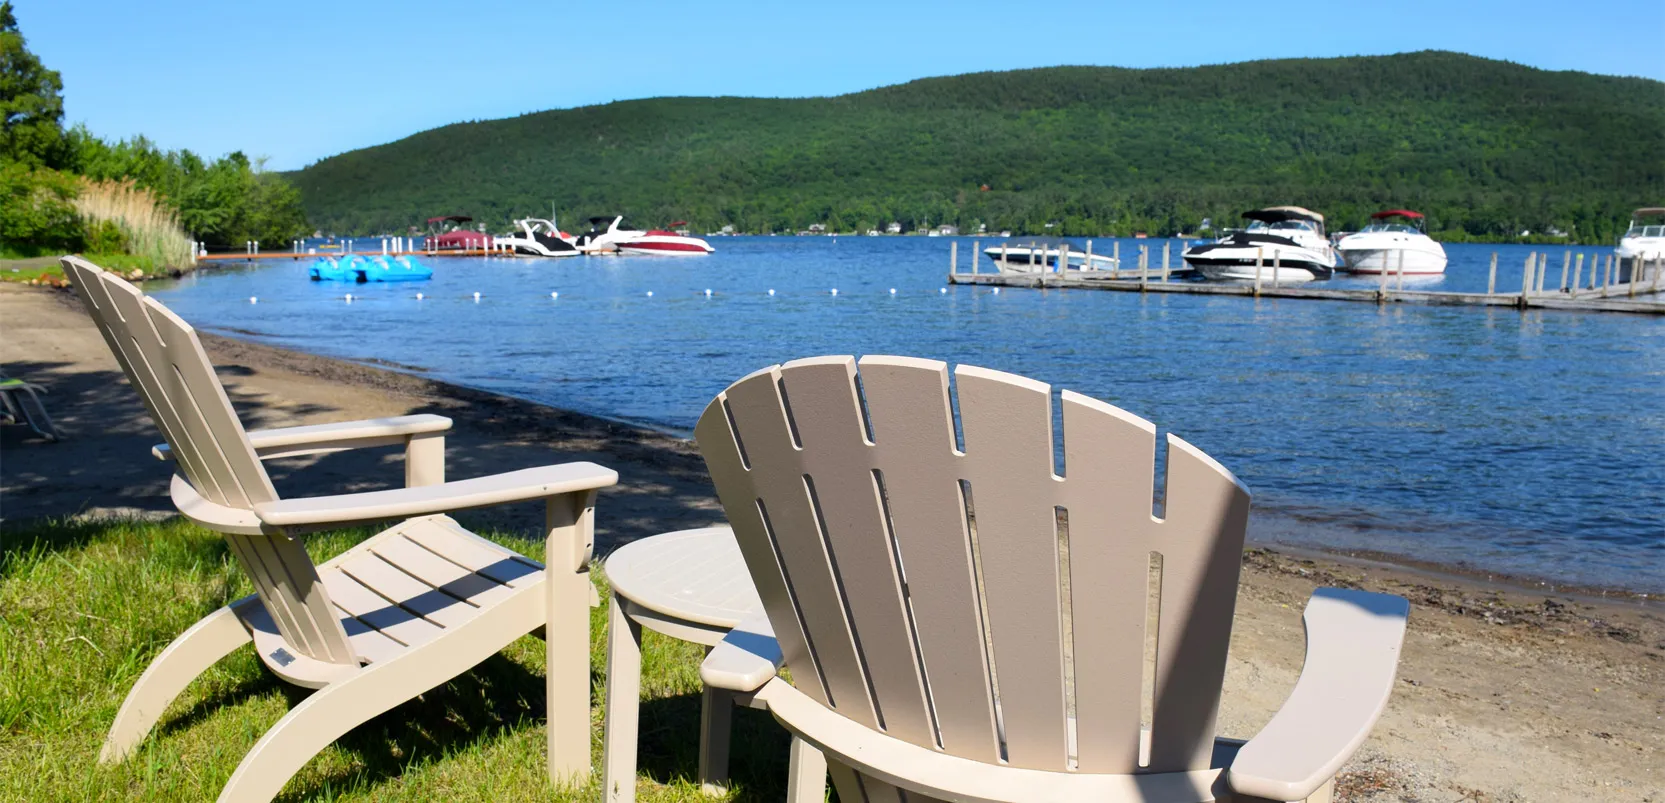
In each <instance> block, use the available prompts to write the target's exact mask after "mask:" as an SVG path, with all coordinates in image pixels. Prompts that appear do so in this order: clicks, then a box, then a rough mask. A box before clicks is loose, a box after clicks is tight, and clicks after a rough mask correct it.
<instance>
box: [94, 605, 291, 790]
mask: <svg viewBox="0 0 1665 803" xmlns="http://www.w3.org/2000/svg"><path fill="white" fill-rule="evenodd" d="M249 599H252V598H249ZM242 604H248V602H247V599H245V600H239V601H238V602H235V603H232V604H231V605H227V606H226V607H224V608H221V609H219V610H217V611H215V612H213V613H211V614H209V615H208V616H207V617H206V618H204V619H203V620H202V621H200V622H197V623H196V624H194V625H192V626H191V628H190V629H189V630H186V631H185V632H184V633H181V634H179V636H178V637H177V638H175V639H174V640H173V642H172V643H170V644H169V645H168V646H167V648H166V649H164V650H162V652H161V654H159V655H157V656H156V660H154V661H151V662H150V666H149V667H148V668H146V669H145V671H144V674H142V675H140V676H139V682H137V683H135V684H133V688H132V690H130V691H129V692H127V699H126V700H125V701H123V702H122V704H121V711H119V712H118V713H117V714H116V721H115V723H114V724H112V725H111V726H110V735H109V736H107V737H105V739H104V749H103V750H101V751H100V752H99V754H98V760H99V761H100V762H102V763H110V762H115V761H120V760H122V759H123V758H126V757H127V755H128V753H130V752H132V750H133V748H134V747H136V746H137V745H138V744H139V742H142V741H144V738H145V735H146V734H148V733H150V729H151V728H152V727H153V726H155V724H156V720H158V719H160V718H161V716H162V712H163V711H166V710H167V708H168V704H169V703H172V702H173V699H174V698H175V697H178V696H179V693H180V692H182V691H184V690H185V687H186V686H189V685H190V684H191V681H192V680H195V679H196V677H197V676H198V675H201V674H202V673H203V672H205V671H207V670H208V667H211V666H213V665H214V664H215V663H216V662H218V661H219V660H220V659H221V658H224V657H225V656H226V655H228V654H229V653H230V652H231V651H232V650H235V649H237V648H238V647H241V646H243V645H244V644H247V643H249V642H250V641H251V640H252V639H251V638H250V636H249V631H248V629H247V628H245V627H243V623H242V621H241V620H240V619H238V618H237V611H236V610H233V609H234V608H235V607H237V606H238V605H242ZM256 604H258V603H256Z"/></svg>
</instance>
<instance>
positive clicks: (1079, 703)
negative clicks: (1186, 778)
mask: <svg viewBox="0 0 1665 803" xmlns="http://www.w3.org/2000/svg"><path fill="white" fill-rule="evenodd" d="M954 377H955V380H956V386H957V392H958V402H959V404H958V412H959V425H960V429H961V432H962V433H963V437H964V447H963V451H960V450H958V449H956V446H955V436H954V419H953V412H952V410H951V407H950V403H949V393H948V373H947V366H946V365H944V364H942V363H938V362H930V361H925V360H913V359H908V358H897V357H868V358H865V359H863V360H862V361H861V363H860V370H859V375H858V371H857V364H856V363H855V362H854V361H853V360H851V359H850V358H848V357H840V358H818V359H813V360H802V361H797V362H792V363H787V364H786V365H784V366H777V367H774V368H771V369H768V370H765V371H760V372H758V373H756V374H753V375H751V376H749V377H747V378H745V379H743V380H741V381H740V382H737V383H735V384H734V385H732V386H730V387H729V388H728V390H727V391H725V392H724V393H723V394H722V395H720V396H718V398H717V400H716V401H714V402H713V403H712V404H711V406H709V407H708V408H707V410H706V412H705V415H704V416H702V418H701V421H700V424H699V427H698V428H697V429H696V431H695V435H696V439H697V440H698V442H699V445H700V449H701V452H702V453H703V454H704V455H705V456H706V459H707V463H708V465H709V466H710V468H711V474H712V479H713V481H714V483H715V484H716V487H717V491H718V495H719V496H720V497H721V498H722V500H723V505H724V507H725V509H726V510H727V511H728V513H729V517H730V522H731V524H732V525H733V527H734V530H735V535H736V538H737V539H738V540H739V542H740V544H741V549H742V552H743V553H744V554H745V555H746V560H747V566H748V568H749V569H750V570H751V572H752V574H753V576H754V579H755V580H756V581H757V582H758V585H759V591H760V595H761V596H762V597H763V599H764V604H765V606H766V607H767V608H768V610H769V614H770V619H771V623H772V624H773V625H774V627H775V632H776V635H777V636H778V637H780V638H781V639H782V647H783V651H784V652H785V654H786V659H787V663H788V665H789V666H790V667H791V669H792V672H793V678H794V681H795V682H797V683H798V684H799V685H800V686H807V687H811V688H812V690H813V689H826V690H827V691H828V692H829V693H830V696H829V697H828V698H827V699H826V700H825V701H826V702H827V703H828V705H829V706H830V707H832V708H834V709H835V710H838V711H839V712H840V713H843V714H844V715H845V716H849V717H850V718H852V719H855V720H857V721H859V722H863V723H864V724H867V725H869V726H870V727H878V726H879V724H880V723H881V722H882V723H883V726H884V728H885V730H887V731H888V732H890V733H891V735H894V736H897V737H898V738H905V739H908V740H909V741H912V742H914V743H916V744H921V745H926V746H933V747H940V749H942V750H944V751H946V752H949V753H952V754H954V755H958V756H962V757H965V758H972V759H976V760H980V761H986V762H996V761H1001V760H1004V761H1005V762H1007V763H1009V764H1011V765H1014V766H1021V767H1026V768H1032V769H1045V770H1053V771H1067V770H1074V769H1079V770H1083V771H1091V772H1109V773H1132V772H1135V771H1141V770H1144V771H1155V772H1167V771H1178V770H1189V769H1205V768H1207V765H1208V762H1209V759H1210V755H1211V753H1212V747H1213V739H1214V719H1215V715H1216V711H1217V709H1218V704H1219V695H1220V684H1221V682H1222V680H1223V677H1224V670H1225V656H1226V648H1227V647H1228V645H1229V641H1230V632H1231V616H1232V610H1233V606H1234V602H1235V597H1236V588H1237V579H1238V578H1237V569H1238V564H1239V562H1240V560H1241V550H1242V543H1243V534H1244V531H1245V529H1246V527H1247V516H1248V506H1249V497H1248V492H1247V491H1246V490H1245V489H1244V488H1243V487H1242V485H1241V484H1239V483H1238V482H1237V481H1236V479H1235V478H1233V477H1232V476H1231V474H1230V473H1229V472H1227V471H1226V470H1225V469H1223V468H1221V467H1220V466H1219V465H1218V464H1217V463H1215V462H1214V461H1213V460H1211V459H1209V458H1208V457H1207V456H1206V455H1204V454H1202V453H1201V452H1200V451H1197V450H1196V449H1195V448H1194V447H1192V446H1190V445H1189V444H1187V443H1185V442H1184V441H1182V440H1180V439H1178V438H1174V437H1172V436H1170V437H1169V439H1168V446H1169V459H1168V477H1167V491H1166V503H1165V513H1164V518H1163V519H1157V518H1155V517H1154V516H1153V515H1152V491H1153V486H1154V477H1153V471H1154V464H1155V459H1156V457H1155V427H1154V426H1152V425H1151V424H1150V423H1149V422H1148V421H1145V420H1143V419H1140V418H1138V417H1136V416H1133V415H1130V414H1128V413H1126V412H1123V411H1121V410H1118V409H1117V408H1115V407H1113V406H1110V405H1108V404H1104V403H1102V402H1098V401H1095V400H1092V399H1089V398H1087V397H1084V396H1080V395H1079V394H1074V393H1069V392H1065V394H1064V398H1063V405H1062V408H1063V409H1062V415H1063V421H1064V433H1063V435H1064V438H1063V441H1064V443H1063V451H1064V455H1065V468H1064V473H1063V475H1059V474H1058V473H1057V472H1056V470H1055V468H1054V463H1053V456H1054V437H1053V431H1052V429H1053V428H1052V421H1053V419H1052V403H1051V390H1050V388H1048V387H1047V386H1046V385H1044V384H1041V383H1038V382H1034V381H1032V380H1028V379H1024V378H1022V377H1017V376H1012V375H1010V374H1002V373H999V372H994V371H988V370H985V369H979V368H973V367H969V366H960V367H959V368H958V369H956V371H955V374H954ZM760 509H761V510H763V511H767V516H766V517H765V516H764V515H761V514H759V513H758V512H757V511H759V510H760ZM765 519H766V521H765ZM1061 523H1067V533H1066V532H1065V531H1064V530H1063V529H1062V528H1061V527H1060V524H1061ZM1066 549H1067V552H1066V551H1065V550H1066ZM1153 553H1154V554H1156V555H1158V556H1160V558H1161V563H1160V567H1161V573H1160V576H1159V577H1158V578H1157V579H1158V581H1159V583H1160V593H1159V597H1158V600H1157V610H1156V613H1157V619H1158V623H1159V624H1158V632H1157V650H1156V666H1155V688H1154V693H1153V694H1154V697H1153V699H1152V701H1151V705H1152V709H1153V720H1152V723H1151V737H1150V745H1151V746H1150V758H1149V761H1148V764H1147V765H1146V766H1145V767H1143V768H1141V767H1140V765H1139V761H1140V757H1139V752H1140V748H1139V745H1140V715H1141V708H1142V706H1143V701H1144V692H1143V681H1144V645H1145V641H1146V632H1145V630H1146V619H1147V616H1148V614H1149V612H1150V611H1149V610H1148V608H1149V603H1148V596H1149V594H1150V591H1151V580H1152V573H1151V556H1152V554H1153ZM1066 561H1067V568H1068V575H1067V576H1065V575H1064V571H1063V569H1062V568H1061V567H1062V566H1063V565H1065V562H1066ZM770 589H774V590H772V591H771V590H770ZM1066 612H1067V613H1068V616H1067V617H1066ZM1066 642H1067V644H1066ZM795 645H801V646H795ZM1066 647H1067V648H1068V649H1066ZM1066 664H1068V666H1066ZM1072 668H1073V678H1074V683H1073V684H1070V683H1069V682H1068V679H1069V677H1070V676H1071V674H1072V673H1071V672H1070V671H1069V670H1070V669H1072ZM1072 693H1073V702H1074V709H1073V719H1074V721H1073V723H1072V721H1071V716H1070V715H1071V710H1070V708H1069V702H1070V697H1071V694H1072ZM1072 724H1073V727H1074V730H1075V739H1074V743H1073V750H1072V741H1071V737H1070V733H1071V729H1072ZM933 740H934V741H935V744H933V743H932V742H933Z"/></svg>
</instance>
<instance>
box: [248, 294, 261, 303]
mask: <svg viewBox="0 0 1665 803" xmlns="http://www.w3.org/2000/svg"><path fill="white" fill-rule="evenodd" d="M249 303H250V304H258V303H260V297H259V296H249Z"/></svg>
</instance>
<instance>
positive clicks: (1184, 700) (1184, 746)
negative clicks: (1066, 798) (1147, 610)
mask: <svg viewBox="0 0 1665 803" xmlns="http://www.w3.org/2000/svg"><path fill="white" fill-rule="evenodd" d="M1164 513H1165V518H1164V519H1163V522H1162V527H1161V531H1160V535H1159V536H1158V538H1157V542H1156V549H1157V550H1159V551H1160V552H1161V554H1162V596H1161V606H1160V608H1159V616H1160V619H1159V622H1158V625H1157V636H1156V687H1155V690H1154V697H1153V699H1152V712H1151V749H1150V765H1149V766H1150V768H1151V769H1152V770H1156V771H1170V770H1200V769H1207V768H1208V765H1209V760H1210V758H1211V755H1212V750H1213V740H1214V723H1215V717H1216V715H1217V714H1218V713H1219V708H1220V686H1221V684H1222V683H1224V682H1225V677H1226V649H1227V647H1229V646H1230V644H1231V619H1232V613H1233V612H1234V611H1235V610H1236V607H1237V582H1238V575H1239V570H1240V569H1241V567H1242V563H1243V537H1244V534H1245V533H1246V532H1247V531H1248V526H1249V491H1248V489H1247V488H1244V487H1243V485H1242V484H1241V483H1239V482H1238V481H1237V478H1236V477H1233V476H1232V475H1231V472H1229V471H1227V470H1226V469H1225V468H1224V467H1222V466H1221V465H1220V464H1219V463H1216V462H1215V461H1214V460H1213V459H1212V458H1210V457H1209V456H1208V455H1206V454H1203V453H1202V451H1201V450H1199V449H1197V448H1196V447H1194V446H1192V445H1191V444H1189V443H1186V442H1185V441H1183V440H1180V439H1179V438H1177V437H1174V436H1173V435H1169V436H1168V481H1167V492H1166V497H1165V503H1164Z"/></svg>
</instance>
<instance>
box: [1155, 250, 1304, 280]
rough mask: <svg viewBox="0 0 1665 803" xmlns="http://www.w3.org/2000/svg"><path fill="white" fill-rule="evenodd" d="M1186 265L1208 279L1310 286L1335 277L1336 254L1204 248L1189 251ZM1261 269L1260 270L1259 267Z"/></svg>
mask: <svg viewBox="0 0 1665 803" xmlns="http://www.w3.org/2000/svg"><path fill="white" fill-rule="evenodd" d="M1184 259H1185V262H1186V264H1188V265H1190V266H1191V267H1193V268H1196V269H1197V273H1200V274H1202V276H1203V278H1205V279H1215V280H1232V281H1240V280H1241V281H1254V280H1255V277H1256V276H1257V274H1258V276H1259V278H1260V280H1261V281H1262V282H1267V283H1270V282H1278V283H1280V284H1281V283H1284V282H1310V281H1313V280H1314V279H1328V278H1330V277H1331V276H1332V275H1333V274H1334V273H1335V254H1334V253H1333V252H1331V251H1330V250H1329V248H1325V249H1324V250H1322V251H1319V250H1317V249H1313V248H1302V247H1299V246H1273V245H1266V246H1259V247H1253V246H1243V247H1231V246H1222V245H1220V244H1205V245H1200V246H1195V247H1193V248H1189V249H1186V251H1185V254H1184ZM1257 262H1258V265H1259V267H1258V268H1257V267H1256V265H1257Z"/></svg>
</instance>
